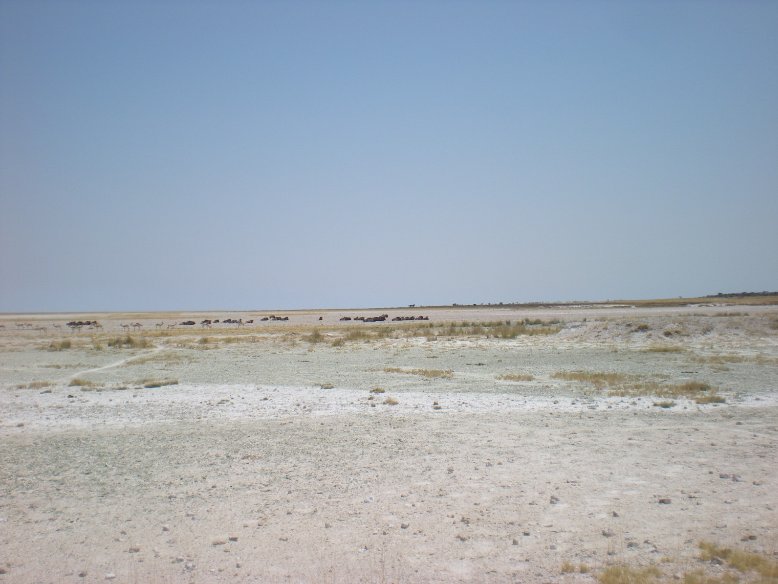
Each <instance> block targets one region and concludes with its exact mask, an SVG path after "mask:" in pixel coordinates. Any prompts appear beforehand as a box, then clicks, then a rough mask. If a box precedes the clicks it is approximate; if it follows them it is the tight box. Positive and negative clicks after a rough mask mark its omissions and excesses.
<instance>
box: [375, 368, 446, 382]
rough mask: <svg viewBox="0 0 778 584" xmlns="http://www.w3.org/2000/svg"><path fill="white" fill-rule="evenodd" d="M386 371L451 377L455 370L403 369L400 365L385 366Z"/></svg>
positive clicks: (442, 377) (433, 376)
mask: <svg viewBox="0 0 778 584" xmlns="http://www.w3.org/2000/svg"><path fill="white" fill-rule="evenodd" d="M384 373H405V374H406V375H420V376H422V377H428V378H441V379H451V378H452V377H454V372H453V371H451V369H401V368H400V367H384Z"/></svg>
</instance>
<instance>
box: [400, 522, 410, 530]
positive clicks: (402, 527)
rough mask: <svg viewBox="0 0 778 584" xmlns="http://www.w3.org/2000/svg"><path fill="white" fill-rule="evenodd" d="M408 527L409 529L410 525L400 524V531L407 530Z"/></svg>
mask: <svg viewBox="0 0 778 584" xmlns="http://www.w3.org/2000/svg"><path fill="white" fill-rule="evenodd" d="M408 527H410V524H408V523H401V524H400V529H408Z"/></svg>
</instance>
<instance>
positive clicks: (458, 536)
mask: <svg viewBox="0 0 778 584" xmlns="http://www.w3.org/2000/svg"><path fill="white" fill-rule="evenodd" d="M457 539H458V540H459V541H467V539H468V538H467V536H466V535H462V534H461V533H459V534H457Z"/></svg>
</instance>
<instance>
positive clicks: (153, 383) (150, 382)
mask: <svg viewBox="0 0 778 584" xmlns="http://www.w3.org/2000/svg"><path fill="white" fill-rule="evenodd" d="M138 385H142V386H143V387H145V388H147V389H152V388H155V387H164V386H166V385H178V379H151V378H147V379H144V380H143V381H141V382H139V383H138Z"/></svg>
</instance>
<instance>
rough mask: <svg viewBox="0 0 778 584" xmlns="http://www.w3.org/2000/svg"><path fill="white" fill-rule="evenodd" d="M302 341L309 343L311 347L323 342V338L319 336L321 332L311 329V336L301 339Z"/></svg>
mask: <svg viewBox="0 0 778 584" xmlns="http://www.w3.org/2000/svg"><path fill="white" fill-rule="evenodd" d="M303 340H304V341H307V342H309V343H311V344H312V345H313V344H316V343H321V342H322V341H324V336H323V335H322V334H321V331H320V330H319V329H317V328H315V329H313V331H312V332H311V334H309V335H307V336H305V337H303Z"/></svg>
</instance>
